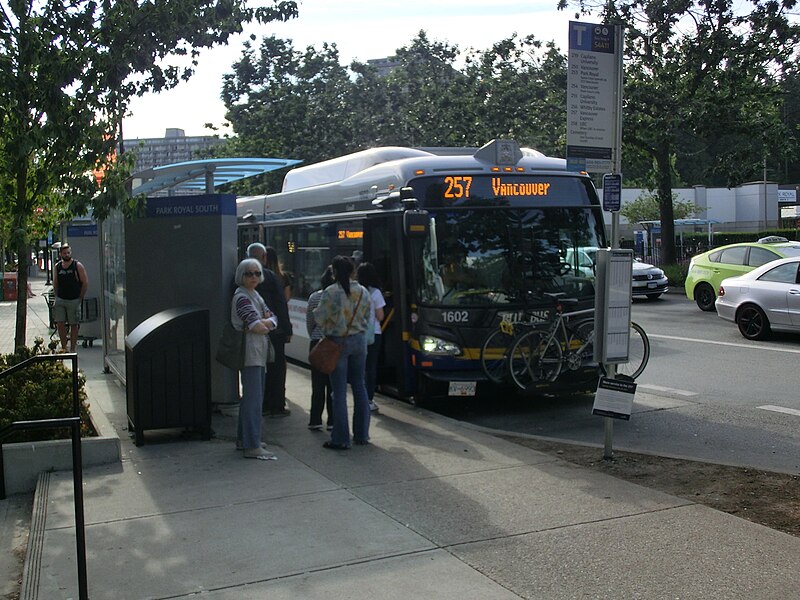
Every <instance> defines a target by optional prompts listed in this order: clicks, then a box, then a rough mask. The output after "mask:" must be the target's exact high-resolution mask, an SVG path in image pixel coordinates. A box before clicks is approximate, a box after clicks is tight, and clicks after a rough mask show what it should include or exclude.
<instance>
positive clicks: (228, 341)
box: [215, 321, 245, 371]
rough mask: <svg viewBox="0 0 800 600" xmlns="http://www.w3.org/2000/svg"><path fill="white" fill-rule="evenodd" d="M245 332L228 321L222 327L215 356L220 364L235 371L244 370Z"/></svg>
mask: <svg viewBox="0 0 800 600" xmlns="http://www.w3.org/2000/svg"><path fill="white" fill-rule="evenodd" d="M244 336H245V332H244V331H239V330H238V329H236V328H234V326H233V325H231V322H230V321H228V322H226V323H225V325H224V326H223V327H222V335H221V336H220V338H219V342H218V343H217V354H216V356H215V358H216V360H217V362H218V363H220V364H223V365H225V366H226V367H228V368H229V369H233V370H234V371H240V370H241V369H243V368H244V343H245V342H244Z"/></svg>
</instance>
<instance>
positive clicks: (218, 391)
mask: <svg viewBox="0 0 800 600" xmlns="http://www.w3.org/2000/svg"><path fill="white" fill-rule="evenodd" d="M300 162H301V161H299V160H293V159H279V158H217V159H209V160H196V161H188V162H182V163H176V164H172V165H165V166H161V167H155V168H152V169H147V170H144V171H140V172H137V173H135V174H134V175H132V177H131V184H132V194H133V195H140V194H144V195H146V196H147V203H146V207H145V210H144V214H143V215H142V216H139V217H137V218H133V219H125V218H124V216H123V215H122V213H121V212H114V213H113V214H111V215H110V216H109V217H108V218H107V219H105V220H104V221H102V222H101V223H100V224H99V238H100V240H99V252H100V257H101V261H100V262H101V277H100V280H101V285H102V289H101V297H102V299H103V301H102V302H101V308H102V321H103V328H102V335H103V357H104V364H105V367H106V370H108V371H111V372H113V373H115V374H116V375H117V376H118V377H119V378H120V379H121V380H122V382H123V383H126V364H125V338H126V336H127V335H128V334H130V333H131V331H133V329H135V328H136V326H137V325H139V324H140V323H142V322H143V321H145V320H146V319H148V318H149V317H151V316H153V315H155V314H157V313H159V312H161V311H164V310H169V309H174V308H176V307H181V306H189V305H194V306H197V307H200V308H202V309H207V310H208V311H209V315H210V321H209V324H210V327H209V328H210V331H209V336H210V340H211V343H212V346H213V347H212V348H211V352H212V356H213V353H214V352H215V350H216V348H215V346H216V340H217V339H218V338H219V333H220V332H221V329H222V324H223V323H224V322H225V320H227V319H228V318H229V312H230V306H229V301H230V288H231V285H232V282H233V274H234V270H235V268H236V264H237V259H238V255H237V233H236V202H235V196H233V195H231V194H220V193H217V191H216V190H217V188H218V187H219V186H221V185H224V184H227V183H231V182H234V181H238V180H241V179H245V178H247V177H252V176H255V175H261V174H263V173H268V172H270V171H274V170H277V169H281V168H285V167H291V166H294V165H296V164H298V163H300ZM159 192H166V193H167V195H161V196H154V194H157V193H159ZM211 396H212V399H213V402H214V403H215V404H224V403H231V402H235V401H236V395H235V387H234V384H233V379H232V377H231V374H229V373H226V372H225V369H224V368H223V367H222V366H221V365H219V364H216V363H215V362H213V361H212V364H211Z"/></svg>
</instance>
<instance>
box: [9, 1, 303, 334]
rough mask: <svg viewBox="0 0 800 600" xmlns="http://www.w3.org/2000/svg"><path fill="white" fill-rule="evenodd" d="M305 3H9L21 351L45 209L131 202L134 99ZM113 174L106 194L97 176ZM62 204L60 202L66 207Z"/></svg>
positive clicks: (13, 224) (12, 220)
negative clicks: (128, 116)
mask: <svg viewBox="0 0 800 600" xmlns="http://www.w3.org/2000/svg"><path fill="white" fill-rule="evenodd" d="M296 14H297V6H296V2H293V1H283V0H273V1H272V3H271V5H269V6H265V7H261V8H249V7H248V5H247V3H246V2H244V1H241V0H223V1H210V0H171V1H170V2H150V1H148V2H137V1H135V0H119V1H111V0H62V1H48V2H44V1H43V0H15V1H13V2H0V131H2V134H1V135H2V140H0V205H2V208H0V213H2V214H3V215H4V216H6V218H7V219H8V225H7V227H6V229H7V231H8V234H7V235H8V236H9V237H10V242H11V244H12V245H13V247H14V248H15V250H16V252H17V254H18V256H19V278H20V280H19V295H18V299H17V322H16V337H15V344H16V345H17V346H19V345H24V343H25V326H26V302H25V289H26V283H27V266H28V247H29V243H30V241H31V235H32V233H33V231H32V229H31V227H30V225H31V219H32V216H33V215H34V214H36V209H37V208H43V209H44V208H46V207H49V203H51V202H52V201H55V200H62V201H63V203H64V204H65V205H66V207H67V211H68V212H69V213H71V214H84V213H86V212H87V211H88V210H92V211H93V213H94V215H95V216H96V217H98V218H101V217H102V216H104V214H106V212H107V211H108V209H109V208H110V207H113V206H115V205H119V204H120V203H121V202H124V204H123V207H124V208H125V207H129V206H130V203H129V202H128V200H127V197H126V195H125V193H124V185H123V184H124V179H125V168H124V167H125V165H126V164H127V163H126V162H125V161H118V162H117V163H114V162H113V156H114V148H115V145H116V143H117V141H118V140H121V131H120V128H121V125H120V124H121V120H122V119H121V118H122V115H123V114H124V113H125V111H126V108H127V105H128V101H129V99H130V98H131V97H132V96H133V95H134V94H142V93H144V92H146V91H159V90H163V89H168V88H170V87H173V86H174V85H176V84H177V83H178V82H179V81H181V80H184V79H187V78H188V77H190V76H191V74H192V71H193V68H194V66H195V65H196V64H197V58H198V56H199V53H200V51H201V50H202V49H204V48H211V47H213V46H215V45H217V44H221V43H226V42H227V41H228V39H229V38H230V36H231V35H232V34H235V33H239V32H241V31H242V23H245V22H248V21H252V20H254V19H255V20H259V21H270V20H286V19H289V18H291V17H294V16H296ZM98 166H103V167H105V169H106V172H105V177H104V178H103V182H102V185H100V186H98V184H97V182H96V181H95V180H94V178H93V177H92V175H91V172H92V170H93V169H95V168H96V167H98ZM57 204H58V203H57Z"/></svg>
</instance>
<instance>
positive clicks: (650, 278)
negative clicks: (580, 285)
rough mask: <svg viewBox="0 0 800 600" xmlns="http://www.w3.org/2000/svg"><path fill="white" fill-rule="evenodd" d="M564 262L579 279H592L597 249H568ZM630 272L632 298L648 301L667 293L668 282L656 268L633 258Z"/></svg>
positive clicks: (662, 272)
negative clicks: (644, 298)
mask: <svg viewBox="0 0 800 600" xmlns="http://www.w3.org/2000/svg"><path fill="white" fill-rule="evenodd" d="M565 261H566V263H567V264H568V265H570V267H571V268H572V269H573V270H574V271H575V273H577V274H578V275H580V276H581V277H594V273H595V263H596V262H597V248H577V250H573V249H572V248H568V249H567V253H566V257H565ZM632 270H633V273H632V276H631V294H632V295H633V296H634V297H637V296H638V297H641V296H646V297H647V299H648V300H655V299H656V298H658V297H659V296H661V294H665V293H666V292H668V291H669V280H668V279H667V276H666V275H665V274H664V271H662V270H661V269H659V268H658V267H656V266H654V265H651V264H648V263H646V262H642V261H640V260H639V259H638V258H635V259H634V260H633V265H632Z"/></svg>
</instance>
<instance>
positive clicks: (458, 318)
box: [442, 310, 469, 323]
mask: <svg viewBox="0 0 800 600" xmlns="http://www.w3.org/2000/svg"><path fill="white" fill-rule="evenodd" d="M442 319H443V320H444V322H445V323H466V322H468V321H469V312H467V311H466V310H446V311H444V312H443V313H442Z"/></svg>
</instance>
